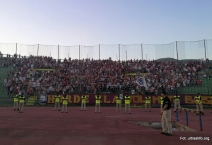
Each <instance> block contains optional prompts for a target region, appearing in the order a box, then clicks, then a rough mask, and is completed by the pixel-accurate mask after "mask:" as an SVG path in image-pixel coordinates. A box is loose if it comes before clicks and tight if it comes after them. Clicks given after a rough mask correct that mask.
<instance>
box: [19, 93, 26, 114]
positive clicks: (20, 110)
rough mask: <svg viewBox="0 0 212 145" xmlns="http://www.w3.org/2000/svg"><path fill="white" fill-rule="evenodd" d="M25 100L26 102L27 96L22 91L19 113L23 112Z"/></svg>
mask: <svg viewBox="0 0 212 145" xmlns="http://www.w3.org/2000/svg"><path fill="white" fill-rule="evenodd" d="M24 102H25V96H24V94H23V93H22V94H21V95H19V113H23V109H24Z"/></svg>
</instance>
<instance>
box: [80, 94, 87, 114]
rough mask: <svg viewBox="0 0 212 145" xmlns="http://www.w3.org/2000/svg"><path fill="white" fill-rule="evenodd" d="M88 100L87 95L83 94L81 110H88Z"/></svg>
mask: <svg viewBox="0 0 212 145" xmlns="http://www.w3.org/2000/svg"><path fill="white" fill-rule="evenodd" d="M86 100H87V96H85V95H82V96H81V111H83V110H84V111H86Z"/></svg>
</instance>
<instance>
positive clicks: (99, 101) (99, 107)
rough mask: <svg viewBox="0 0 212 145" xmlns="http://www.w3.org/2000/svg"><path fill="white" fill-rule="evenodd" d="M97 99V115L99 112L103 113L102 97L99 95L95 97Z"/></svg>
mask: <svg viewBox="0 0 212 145" xmlns="http://www.w3.org/2000/svg"><path fill="white" fill-rule="evenodd" d="M95 99H96V105H95V113H96V112H97V111H98V110H99V113H101V96H100V95H99V94H97V95H96V96H95Z"/></svg>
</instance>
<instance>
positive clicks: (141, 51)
mask: <svg viewBox="0 0 212 145" xmlns="http://www.w3.org/2000/svg"><path fill="white" fill-rule="evenodd" d="M141 59H142V60H143V45H142V44H141Z"/></svg>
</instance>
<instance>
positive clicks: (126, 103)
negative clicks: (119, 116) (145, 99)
mask: <svg viewBox="0 0 212 145" xmlns="http://www.w3.org/2000/svg"><path fill="white" fill-rule="evenodd" d="M124 103H125V109H124V114H126V112H127V110H128V112H129V114H131V110H130V96H129V95H128V94H127V95H126V96H124Z"/></svg>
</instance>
